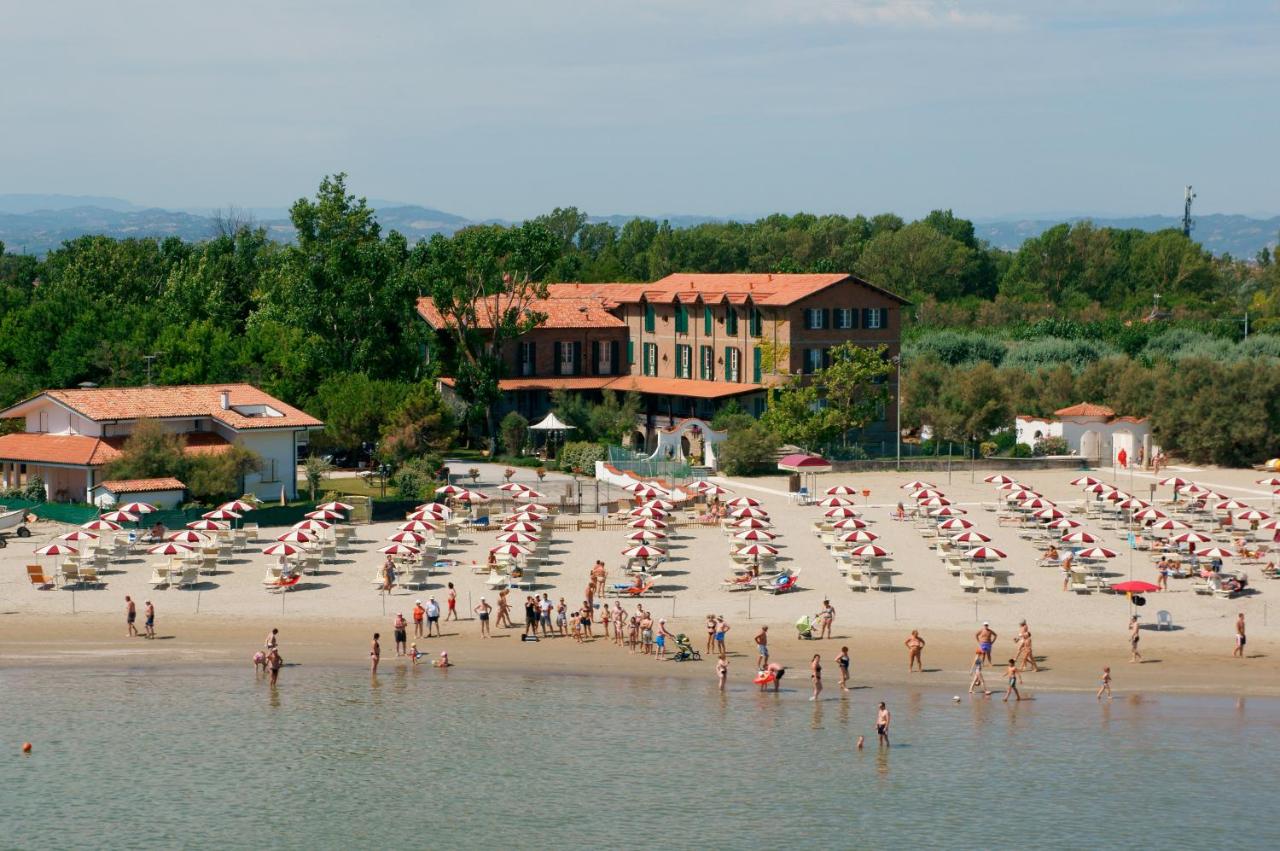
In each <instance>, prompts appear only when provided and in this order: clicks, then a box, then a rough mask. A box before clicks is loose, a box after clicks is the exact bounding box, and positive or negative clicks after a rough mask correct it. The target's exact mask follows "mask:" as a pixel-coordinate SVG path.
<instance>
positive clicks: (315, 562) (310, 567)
mask: <svg viewBox="0 0 1280 851" xmlns="http://www.w3.org/2000/svg"><path fill="white" fill-rule="evenodd" d="M302 572H303V573H310V574H311V575H313V576H314V575H315V574H317V573H319V572H320V556H318V555H316V554H314V553H308V554H307V555H306V557H305V558H303V560H302Z"/></svg>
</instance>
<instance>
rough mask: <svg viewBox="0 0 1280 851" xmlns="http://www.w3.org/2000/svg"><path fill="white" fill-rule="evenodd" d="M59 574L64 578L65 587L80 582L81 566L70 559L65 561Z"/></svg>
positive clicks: (63, 584)
mask: <svg viewBox="0 0 1280 851" xmlns="http://www.w3.org/2000/svg"><path fill="white" fill-rule="evenodd" d="M58 575H59V577H60V578H61V579H62V587H63V588H66V587H68V586H70V585H79V584H80V566H79V565H77V564H72V563H71V562H69V561H66V562H63V563H62V567H61V568H60V569H59V572H58Z"/></svg>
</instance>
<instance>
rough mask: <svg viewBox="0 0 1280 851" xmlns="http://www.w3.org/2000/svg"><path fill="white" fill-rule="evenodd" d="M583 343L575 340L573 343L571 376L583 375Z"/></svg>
mask: <svg viewBox="0 0 1280 851" xmlns="http://www.w3.org/2000/svg"><path fill="white" fill-rule="evenodd" d="M582 372H583V369H582V341H581V340H574V342H573V368H572V369H571V370H569V374H570V375H580V374H582Z"/></svg>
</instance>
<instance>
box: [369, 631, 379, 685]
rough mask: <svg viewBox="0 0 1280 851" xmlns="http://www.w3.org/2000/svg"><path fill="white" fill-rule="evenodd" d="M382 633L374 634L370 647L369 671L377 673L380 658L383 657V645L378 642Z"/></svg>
mask: <svg viewBox="0 0 1280 851" xmlns="http://www.w3.org/2000/svg"><path fill="white" fill-rule="evenodd" d="M379 638H381V633H377V632H375V633H374V634H373V644H371V645H370V647H369V663H370V670H369V673H371V674H374V675H376V674H377V673H378V660H379V659H381V658H382V645H381V644H379V643H378V639H379Z"/></svg>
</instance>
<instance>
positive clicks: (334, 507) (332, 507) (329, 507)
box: [223, 500, 355, 511]
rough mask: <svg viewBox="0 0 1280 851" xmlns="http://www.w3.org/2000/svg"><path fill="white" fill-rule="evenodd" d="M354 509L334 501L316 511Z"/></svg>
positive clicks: (324, 503)
mask: <svg viewBox="0 0 1280 851" xmlns="http://www.w3.org/2000/svg"><path fill="white" fill-rule="evenodd" d="M223 507H224V508H226V507H229V506H223ZM354 507H355V506H352V505H348V504H347V503H345V502H338V501H336V500H334V501H332V502H322V503H320V504H319V505H317V506H316V510H318V511H350V510H351V509H352V508H354ZM231 510H232V511H239V510H240V509H238V508H232V509H231ZM245 510H246V511H247V510H248V509H245Z"/></svg>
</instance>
